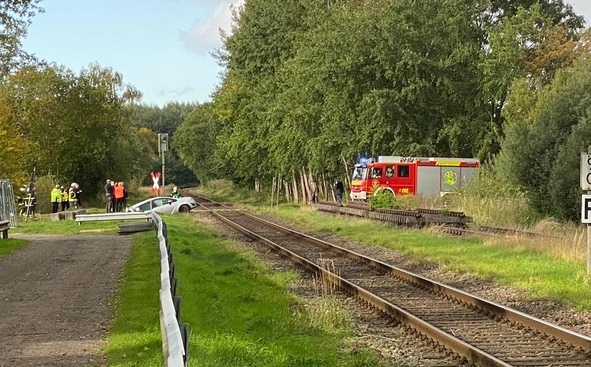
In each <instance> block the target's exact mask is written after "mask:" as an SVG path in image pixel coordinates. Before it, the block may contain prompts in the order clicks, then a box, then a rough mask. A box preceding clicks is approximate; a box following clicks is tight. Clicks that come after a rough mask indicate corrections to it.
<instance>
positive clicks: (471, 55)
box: [178, 0, 584, 210]
mask: <svg viewBox="0 0 591 367" xmlns="http://www.w3.org/2000/svg"><path fill="white" fill-rule="evenodd" d="M282 6H285V7H286V8H287V9H288V10H289V11H283V10H282V9H281V7H282ZM235 21H236V23H235V27H234V29H233V32H232V34H231V35H230V36H228V37H227V38H226V39H225V41H224V48H223V50H222V51H221V52H220V54H219V59H220V62H221V63H222V65H223V66H224V67H225V71H224V75H223V81H222V84H221V85H220V86H219V88H218V90H217V91H216V93H215V94H214V99H213V103H212V107H211V109H210V108H209V107H208V108H207V111H208V112H207V113H199V114H196V115H194V116H192V118H191V119H188V120H186V121H185V122H184V124H183V125H185V124H186V126H181V128H180V129H179V130H182V131H183V132H187V133H186V135H185V136H184V137H183V139H182V140H178V143H179V146H178V150H179V152H181V151H182V152H183V153H182V154H180V155H181V156H182V157H183V159H184V160H185V161H187V162H189V161H190V162H192V166H195V165H196V164H197V162H199V165H200V166H201V167H218V168H220V171H223V172H224V175H225V177H227V178H231V179H233V180H234V181H236V182H243V183H250V182H252V180H253V179H259V180H262V181H263V182H266V183H269V182H270V181H271V178H272V177H275V176H276V175H281V176H283V177H290V176H292V175H294V174H296V175H297V174H299V173H301V172H305V171H308V172H309V171H312V173H313V174H326V175H328V176H333V175H340V176H342V175H343V174H344V171H343V168H344V167H345V166H347V165H351V164H352V163H353V161H354V159H355V157H356V156H357V155H358V154H359V153H367V154H371V155H374V156H375V155H431V156H476V157H478V158H481V159H482V160H483V161H488V162H492V161H493V160H494V157H495V156H496V155H497V154H498V153H499V151H500V148H501V144H503V146H504V147H506V146H509V145H511V143H509V142H507V143H504V141H505V140H510V135H513V134H515V132H514V131H513V130H510V131H506V129H507V128H508V126H509V128H510V129H513V127H510V125H511V124H506V122H505V119H506V118H507V117H506V116H508V115H510V114H511V110H512V108H513V106H514V104H513V106H510V105H508V104H507V101H508V100H509V96H513V97H512V98H515V96H516V95H517V94H515V93H519V90H520V88H519V84H515V82H516V81H520V80H522V81H524V83H526V84H527V85H528V86H529V87H528V88H531V91H530V92H528V93H526V94H525V95H527V96H529V97H528V98H530V99H532V100H535V98H536V97H535V95H536V93H537V91H542V90H544V88H545V87H546V86H547V85H550V84H552V83H553V80H554V78H555V77H554V76H555V75H556V73H557V72H558V71H559V70H561V69H564V68H568V67H569V66H570V65H572V64H573V62H574V61H575V60H576V59H577V58H578V57H579V55H581V54H583V53H584V51H581V50H582V47H581V45H582V44H583V43H581V42H578V39H579V37H580V36H581V33H580V29H581V28H582V25H583V19H582V18H581V17H580V16H578V15H576V14H575V13H574V12H573V10H572V8H571V7H570V6H569V5H567V4H565V3H564V2H563V1H562V0H546V1H533V0H521V1H483V0H452V1H445V2H441V1H435V0H426V1H421V2H416V1H411V0H374V1H364V0H355V1H353V0H343V1H331V2H326V1H317V0H290V1H288V2H287V3H286V2H280V1H273V0H272V1H258V0H252V1H247V2H246V3H245V4H244V7H243V8H242V9H241V11H240V13H239V16H237V17H236V19H235ZM214 125H215V128H213V129H210V130H209V131H208V135H207V139H204V140H205V141H206V143H204V144H207V145H208V150H209V149H213V153H210V154H203V152H204V150H201V149H198V148H192V149H188V148H186V145H188V144H198V140H197V139H198V136H199V134H197V133H196V132H197V131H203V129H204V127H205V126H210V127H213V126H214ZM521 128H522V127H521ZM515 129H518V127H515ZM189 131H192V132H193V133H192V135H191V134H189V133H188V132H189ZM212 131H213V132H212ZM211 134H215V139H214V138H213V137H212V135H211ZM189 135H191V136H189ZM565 141H566V140H562V141H560V142H559V144H558V145H559V146H562V143H564V142H565ZM516 144H517V143H516ZM517 145H519V144H517ZM555 153H556V154H558V152H557V151H556V152H555ZM203 160H206V161H207V162H204V161H203ZM533 164H534V165H536V164H540V163H539V161H536V160H534V162H533ZM203 175H204V177H214V176H215V175H212V172H211V169H210V168H207V169H204V171H203ZM296 181H297V180H296ZM538 182H539V180H538ZM539 208H540V209H543V210H548V207H542V206H539Z"/></svg>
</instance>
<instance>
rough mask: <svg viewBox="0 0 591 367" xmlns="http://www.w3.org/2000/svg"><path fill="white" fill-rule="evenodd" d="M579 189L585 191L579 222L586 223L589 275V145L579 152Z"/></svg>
mask: <svg viewBox="0 0 591 367" xmlns="http://www.w3.org/2000/svg"><path fill="white" fill-rule="evenodd" d="M581 189H583V190H586V191H587V195H582V200H581V223H586V224H587V275H591V146H589V147H588V148H587V153H581Z"/></svg>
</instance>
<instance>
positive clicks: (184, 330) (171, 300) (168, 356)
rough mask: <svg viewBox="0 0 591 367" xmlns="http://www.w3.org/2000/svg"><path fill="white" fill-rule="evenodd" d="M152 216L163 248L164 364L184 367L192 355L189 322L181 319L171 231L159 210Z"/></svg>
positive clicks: (161, 264)
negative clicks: (190, 353)
mask: <svg viewBox="0 0 591 367" xmlns="http://www.w3.org/2000/svg"><path fill="white" fill-rule="evenodd" d="M151 217H152V222H153V223H154V225H155V226H156V229H157V233H158V244H159V248H160V330H161V333H162V349H163V351H164V360H165V366H166V367H185V366H187V359H188V355H189V353H188V350H189V326H188V325H187V324H182V323H181V322H180V318H181V298H180V297H178V296H177V295H176V288H177V279H176V278H175V276H174V275H175V274H174V270H175V268H174V263H173V261H172V252H171V251H170V246H169V245H168V231H167V228H166V223H164V221H163V220H162V219H161V218H160V216H159V215H158V214H156V213H154V212H152V213H151Z"/></svg>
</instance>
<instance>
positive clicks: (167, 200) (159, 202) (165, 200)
mask: <svg viewBox="0 0 591 367" xmlns="http://www.w3.org/2000/svg"><path fill="white" fill-rule="evenodd" d="M175 201H176V200H174V199H171V198H158V199H154V201H153V202H152V203H153V205H152V207H153V208H156V207H158V206H162V205H166V204H172V203H173V202H175Z"/></svg>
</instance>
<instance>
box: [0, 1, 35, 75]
mask: <svg viewBox="0 0 591 367" xmlns="http://www.w3.org/2000/svg"><path fill="white" fill-rule="evenodd" d="M40 2H41V0H2V1H0V79H3V78H5V77H6V76H7V75H9V74H10V73H11V72H13V71H14V70H16V69H18V68H19V67H22V66H23V65H27V64H31V63H33V62H35V58H34V56H32V55H30V54H28V53H26V52H25V51H24V50H23V49H22V44H21V41H22V39H23V38H24V37H26V35H27V28H28V26H29V24H30V23H31V18H32V17H34V16H35V14H37V13H39V12H43V9H42V8H40V7H39V5H38V4H39V3H40Z"/></svg>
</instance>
